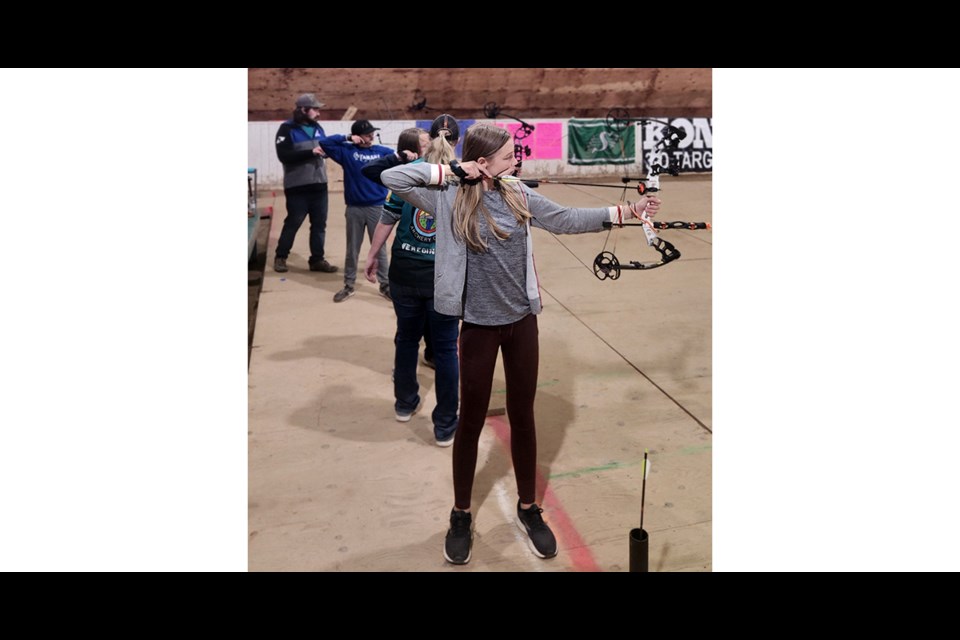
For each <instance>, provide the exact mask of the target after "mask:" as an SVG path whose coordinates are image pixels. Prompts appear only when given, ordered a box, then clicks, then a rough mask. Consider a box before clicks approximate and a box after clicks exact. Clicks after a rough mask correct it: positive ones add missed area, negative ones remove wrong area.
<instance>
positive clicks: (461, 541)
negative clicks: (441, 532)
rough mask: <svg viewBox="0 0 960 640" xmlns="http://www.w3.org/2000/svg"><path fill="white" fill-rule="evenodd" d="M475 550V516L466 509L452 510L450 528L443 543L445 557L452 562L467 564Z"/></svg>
mask: <svg viewBox="0 0 960 640" xmlns="http://www.w3.org/2000/svg"><path fill="white" fill-rule="evenodd" d="M472 551H473V517H472V516H471V515H470V514H469V513H467V512H466V511H457V510H456V509H453V510H451V511H450V529H449V530H447V539H446V541H445V542H444V543H443V557H444V558H445V559H446V561H447V562H449V563H450V564H467V563H468V562H470V555H471V553H472Z"/></svg>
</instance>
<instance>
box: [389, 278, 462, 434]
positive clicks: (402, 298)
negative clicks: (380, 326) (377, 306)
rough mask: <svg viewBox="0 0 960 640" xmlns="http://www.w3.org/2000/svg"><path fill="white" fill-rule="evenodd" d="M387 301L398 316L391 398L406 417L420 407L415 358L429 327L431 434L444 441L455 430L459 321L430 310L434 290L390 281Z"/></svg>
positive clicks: (457, 398) (457, 400)
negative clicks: (432, 368)
mask: <svg viewBox="0 0 960 640" xmlns="http://www.w3.org/2000/svg"><path fill="white" fill-rule="evenodd" d="M390 297H391V298H393V309H394V311H395V312H396V314H397V336H396V338H395V342H396V346H397V349H396V355H395V357H394V371H393V394H394V396H395V397H396V404H395V405H394V406H395V408H396V410H397V412H400V413H409V412H411V411H413V410H414V409H416V408H417V405H419V404H420V383H419V382H418V381H417V356H418V355H419V353H420V339H421V338H422V337H423V331H424V328H425V327H426V326H427V325H429V326H430V332H431V339H432V343H433V362H434V365H435V366H436V385H435V387H434V389H435V391H436V393H437V408H436V409H434V410H433V434H434V435H435V436H436V438H437V439H438V440H447V439H449V438H450V436H452V435H453V434H454V432H455V431H456V430H457V404H458V402H459V384H460V368H459V363H458V362H457V334H458V333H459V330H460V326H459V325H460V319H459V318H457V317H456V316H447V315H444V314H442V313H437V312H436V311H435V310H434V308H433V286H432V285H431V286H429V287H411V286H405V285H399V284H397V283H396V282H393V281H392V280H391V281H390Z"/></svg>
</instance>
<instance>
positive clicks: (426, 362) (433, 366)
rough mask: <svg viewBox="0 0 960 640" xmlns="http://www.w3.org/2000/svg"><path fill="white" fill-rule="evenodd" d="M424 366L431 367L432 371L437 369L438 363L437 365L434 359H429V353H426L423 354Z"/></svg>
mask: <svg viewBox="0 0 960 640" xmlns="http://www.w3.org/2000/svg"><path fill="white" fill-rule="evenodd" d="M423 365H424V366H425V367H430V368H431V369H436V368H437V363H435V362H434V361H433V358H428V357H427V352H426V351H424V352H423Z"/></svg>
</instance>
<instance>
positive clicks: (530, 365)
mask: <svg viewBox="0 0 960 640" xmlns="http://www.w3.org/2000/svg"><path fill="white" fill-rule="evenodd" d="M498 350H502V351H503V369H504V373H505V374H506V378H507V416H508V417H509V420H510V452H511V454H512V456H513V469H514V473H515V474H516V476H517V492H518V493H519V496H520V501H521V502H523V503H530V502H535V501H536V474H537V432H536V426H535V424H534V420H533V400H534V397H535V396H536V393H537V370H538V368H539V364H540V339H539V337H538V331H537V317H536V316H535V315H533V314H530V315H528V316H526V317H525V318H523V319H522V320H518V321H516V322H514V323H513V324H505V325H501V326H496V327H488V326H483V325H478V324H471V323H469V322H464V323H463V324H462V326H461V327H460V426H459V427H457V436H456V440H454V442H453V492H454V498H455V502H454V504H455V505H456V507H457V509H469V508H470V494H471V492H472V491H473V476H474V474H475V473H476V470H477V444H478V443H479V441H480V432H481V431H482V430H483V423H484V421H485V420H486V418H487V408H488V406H489V405H490V392H491V387H492V386H493V372H494V368H495V367H496V364H497V351H498Z"/></svg>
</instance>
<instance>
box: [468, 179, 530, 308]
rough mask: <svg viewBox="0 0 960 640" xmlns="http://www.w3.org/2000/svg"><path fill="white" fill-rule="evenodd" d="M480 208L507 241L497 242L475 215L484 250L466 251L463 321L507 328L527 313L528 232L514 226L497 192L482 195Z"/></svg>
mask: <svg viewBox="0 0 960 640" xmlns="http://www.w3.org/2000/svg"><path fill="white" fill-rule="evenodd" d="M483 204H484V205H485V206H486V208H487V211H489V212H490V215H491V217H492V218H493V220H494V222H496V223H497V226H498V227H500V229H501V230H502V231H505V232H506V233H509V234H510V237H509V238H507V239H506V240H499V239H498V238H497V236H495V235H494V234H493V231H491V229H490V226H489V225H488V224H487V220H486V218H485V217H484V216H483V214H482V213H481V212H480V211H477V220H478V222H479V228H480V237H482V238H483V239H484V241H485V242H486V243H487V247H488V250H487V251H486V252H483V253H475V252H473V251H470V250H469V249H467V281H466V287H465V291H466V296H465V300H466V305H465V307H464V309H463V319H464V321H465V322H471V323H473V324H482V325H486V326H496V325H503V324H510V323H513V322H516V321H517V320H521V319H522V318H524V317H526V316H527V315H528V314H530V311H531V309H530V299H529V297H528V296H527V290H526V281H527V280H526V278H527V233H528V230H527V228H526V225H521V224H519V223H517V220H516V218H514V215H513V212H512V211H510V209H509V207H507V205H506V203H505V202H504V201H503V197H502V196H501V195H500V193H499V192H497V191H487V192H485V193H484V194H483Z"/></svg>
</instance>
